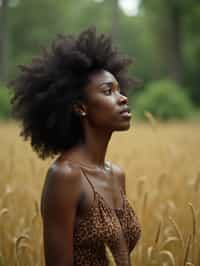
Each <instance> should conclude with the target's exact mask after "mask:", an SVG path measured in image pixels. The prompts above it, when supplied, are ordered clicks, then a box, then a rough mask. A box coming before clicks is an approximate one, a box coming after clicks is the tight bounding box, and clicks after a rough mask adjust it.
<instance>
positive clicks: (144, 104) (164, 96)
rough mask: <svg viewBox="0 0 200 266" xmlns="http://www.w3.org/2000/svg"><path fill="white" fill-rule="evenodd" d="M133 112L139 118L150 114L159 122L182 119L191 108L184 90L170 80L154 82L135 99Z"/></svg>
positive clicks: (187, 114)
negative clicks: (159, 120)
mask: <svg viewBox="0 0 200 266" xmlns="http://www.w3.org/2000/svg"><path fill="white" fill-rule="evenodd" d="M134 102H135V104H133V106H135V108H134V109H135V111H136V115H137V116H138V117H139V118H144V113H145V112H150V113H151V114H152V115H153V116H155V117H156V118H159V119H161V120H170V119H184V118H187V117H188V116H190V114H191V113H192V110H193V107H192V103H191V102H190V99H189V97H188V96H187V94H186V92H185V90H184V89H183V88H181V87H180V86H179V85H177V84H176V82H174V81H172V80H160V81H154V82H152V83H150V84H148V85H147V87H146V88H145V89H144V91H143V92H142V93H141V94H140V95H138V97H136V99H135V101H134Z"/></svg>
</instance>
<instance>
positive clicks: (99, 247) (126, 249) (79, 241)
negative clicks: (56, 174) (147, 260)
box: [74, 166, 141, 266]
mask: <svg viewBox="0 0 200 266" xmlns="http://www.w3.org/2000/svg"><path fill="white" fill-rule="evenodd" d="M80 168H81V171H82V173H83V175H84V176H85V177H86V179H87V180H88V182H89V184H90V185H91V187H92V189H93V191H94V201H93V203H92V205H91V207H90V209H89V210H88V212H87V214H86V215H85V216H84V218H79V219H77V221H76V222H75V228H74V266H86V265H87V266H108V265H109V260H108V257H107V255H106V248H105V246H106V245H107V247H109V249H110V251H111V253H112V256H113V258H114V260H115V265H117V266H130V265H131V261H130V252H131V251H132V250H133V248H134V247H135V245H136V243H137V241H138V240H139V238H140V235H141V227H140V224H139V222H138V218H137V216H136V214H135V212H134V210H133V209H132V207H131V206H130V204H129V202H128V200H127V198H126V195H125V194H124V192H123V191H122V190H121V195H122V199H123V208H119V209H112V208H111V207H109V206H108V204H107V203H106V202H105V200H104V198H103V196H101V195H100V194H99V193H98V192H97V191H96V190H95V189H94V186H93V184H92V182H91V181H90V179H89V178H88V177H87V175H86V174H85V171H84V169H83V168H82V167H81V166H80Z"/></svg>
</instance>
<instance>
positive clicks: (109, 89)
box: [103, 88, 112, 95]
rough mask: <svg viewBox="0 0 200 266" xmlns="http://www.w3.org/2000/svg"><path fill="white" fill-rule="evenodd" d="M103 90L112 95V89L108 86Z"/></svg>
mask: <svg viewBox="0 0 200 266" xmlns="http://www.w3.org/2000/svg"><path fill="white" fill-rule="evenodd" d="M103 92H104V94H105V95H111V93H112V89H111V88H108V89H106V90H104V91H103Z"/></svg>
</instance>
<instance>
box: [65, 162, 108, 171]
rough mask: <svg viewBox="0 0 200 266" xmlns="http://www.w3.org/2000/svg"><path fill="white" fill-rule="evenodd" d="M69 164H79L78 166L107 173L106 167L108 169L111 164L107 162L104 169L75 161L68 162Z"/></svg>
mask: <svg viewBox="0 0 200 266" xmlns="http://www.w3.org/2000/svg"><path fill="white" fill-rule="evenodd" d="M67 161H69V162H72V163H74V164H78V165H82V166H84V167H86V168H88V169H92V170H103V171H106V167H107V169H108V164H110V163H109V162H108V161H106V162H105V164H104V166H103V167H100V166H92V165H90V164H86V163H81V162H75V161H72V160H69V159H68V160H67Z"/></svg>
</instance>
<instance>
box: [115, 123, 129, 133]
mask: <svg viewBox="0 0 200 266" xmlns="http://www.w3.org/2000/svg"><path fill="white" fill-rule="evenodd" d="M130 127H131V123H128V124H126V125H125V124H124V125H120V126H119V127H117V128H115V131H126V130H129V129H130Z"/></svg>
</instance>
